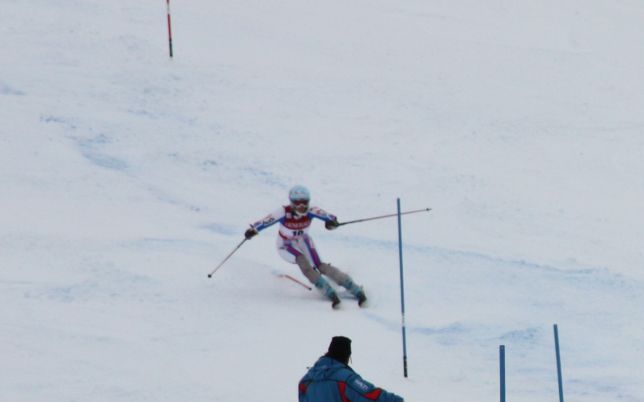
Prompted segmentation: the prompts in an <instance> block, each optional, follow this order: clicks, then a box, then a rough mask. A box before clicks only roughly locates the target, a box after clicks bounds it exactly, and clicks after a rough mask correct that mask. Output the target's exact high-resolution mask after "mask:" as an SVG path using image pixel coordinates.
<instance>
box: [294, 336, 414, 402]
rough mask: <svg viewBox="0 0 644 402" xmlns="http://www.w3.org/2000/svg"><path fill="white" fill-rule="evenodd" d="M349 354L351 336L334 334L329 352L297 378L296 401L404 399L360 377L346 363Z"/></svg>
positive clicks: (392, 401)
mask: <svg viewBox="0 0 644 402" xmlns="http://www.w3.org/2000/svg"><path fill="white" fill-rule="evenodd" d="M350 357H351V339H349V338H347V337H344V336H334V337H333V339H331V344H330V345H329V350H328V352H327V353H326V354H325V355H324V356H322V357H320V358H319V359H318V361H317V362H315V364H314V365H313V367H311V368H310V369H309V371H308V372H307V373H306V374H305V375H304V377H302V379H301V380H300V383H299V384H298V396H299V402H343V401H352V402H374V401H375V402H404V400H403V398H401V397H400V396H398V395H396V394H394V393H391V392H387V391H385V390H384V389H382V388H377V387H375V386H374V385H373V384H371V383H369V382H367V381H365V380H363V379H362V377H360V375H358V373H356V372H355V371H353V369H352V368H351V367H349V366H348V364H349V358H350Z"/></svg>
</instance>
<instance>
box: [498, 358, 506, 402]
mask: <svg viewBox="0 0 644 402" xmlns="http://www.w3.org/2000/svg"><path fill="white" fill-rule="evenodd" d="M499 384H500V389H499V392H500V394H501V402H505V345H500V346H499Z"/></svg>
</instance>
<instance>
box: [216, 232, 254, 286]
mask: <svg viewBox="0 0 644 402" xmlns="http://www.w3.org/2000/svg"><path fill="white" fill-rule="evenodd" d="M246 240H248V239H247V238H245V237H244V240H242V241H241V243H239V244H238V245H237V247H235V249H234V250H233V251H231V252H230V254H228V255H227V256H226V258H224V260H223V261H222V262H220V263H219V265H217V266H216V267H215V269H213V270H212V271H211V272H210V273H209V274H208V278H212V275H213V274H214V273H215V272H217V270H218V269H219V268H220V267H221V266H222V265H224V263H225V262H226V261H228V259H229V258H230V257H232V255H233V254H235V251H237V250H239V248H240V247H241V246H242V244H244V243H245V242H246Z"/></svg>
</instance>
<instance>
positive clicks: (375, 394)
mask: <svg viewBox="0 0 644 402" xmlns="http://www.w3.org/2000/svg"><path fill="white" fill-rule="evenodd" d="M381 393H382V390H381V389H380V388H376V389H374V390H373V391H371V392H368V393H366V394H364V397H365V398H367V399H371V400H372V401H375V400H377V399H378V398H380V394H381Z"/></svg>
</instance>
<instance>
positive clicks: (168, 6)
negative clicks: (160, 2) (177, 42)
mask: <svg viewBox="0 0 644 402" xmlns="http://www.w3.org/2000/svg"><path fill="white" fill-rule="evenodd" d="M166 8H167V14H168V45H169V46H170V58H172V22H171V20H170V0H166Z"/></svg>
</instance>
